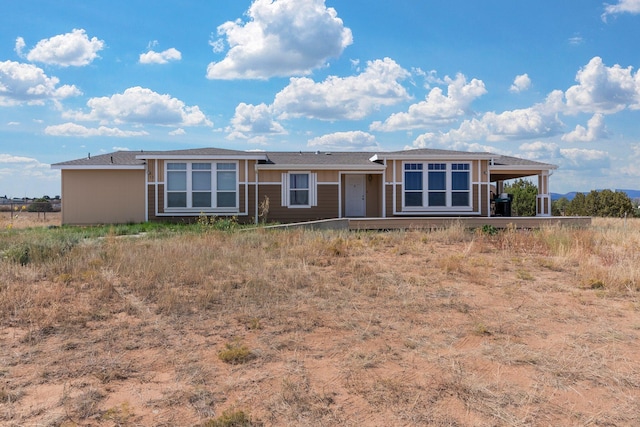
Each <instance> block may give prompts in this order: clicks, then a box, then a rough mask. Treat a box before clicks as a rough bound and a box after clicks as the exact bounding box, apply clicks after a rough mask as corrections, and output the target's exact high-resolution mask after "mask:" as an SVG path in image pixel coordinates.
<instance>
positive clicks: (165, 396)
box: [0, 218, 640, 426]
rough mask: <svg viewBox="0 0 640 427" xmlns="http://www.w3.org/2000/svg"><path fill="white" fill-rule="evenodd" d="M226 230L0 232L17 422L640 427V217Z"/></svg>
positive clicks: (3, 403)
mask: <svg viewBox="0 0 640 427" xmlns="http://www.w3.org/2000/svg"><path fill="white" fill-rule="evenodd" d="M226 221H227V220H224V219H220V218H206V223H205V220H204V218H203V220H202V223H201V224H193V225H165V226H162V227H160V226H156V225H154V226H146V225H145V226H142V225H140V226H136V225H127V226H117V227H96V228H92V227H88V228H79V227H60V228H57V229H40V230H37V229H28V230H16V229H12V230H4V229H3V230H2V231H0V253H1V254H2V255H1V257H0V326H1V327H0V362H1V365H2V366H3V368H2V369H0V379H1V380H2V383H1V384H0V408H1V410H0V424H7V425H9V424H15V425H56V423H59V422H58V421H56V420H53V419H52V418H51V417H49V418H47V417H48V415H47V414H51V413H57V414H59V415H58V417H63V416H64V415H62V414H66V413H67V412H68V417H67V418H64V419H65V420H68V422H69V423H70V422H71V420H74V422H76V423H83V422H84V423H87V422H88V423H94V424H101V423H104V424H105V425H107V424H108V425H112V424H113V425H132V424H134V423H135V424H139V425H179V424H180V425H185V424H188V425H210V426H216V425H217V426H232V425H241V426H254V425H261V423H260V421H258V418H257V417H259V419H262V420H266V421H265V422H269V423H271V424H278V425H301V426H305V425H306V426H310V425H351V426H354V425H390V426H395V425H532V424H535V422H536V420H544V422H545V423H546V424H549V425H569V424H576V425H577V424H580V425H588V424H593V423H601V424H606V423H609V424H610V425H611V424H618V425H638V424H640V415H638V413H637V410H636V409H637V401H638V400H640V392H639V390H640V370H638V368H637V366H638V363H637V362H638V359H637V356H636V354H637V352H636V338H637V334H638V330H639V329H640V327H639V326H638V322H637V321H634V319H636V318H637V314H638V311H639V307H640V302H639V301H640V295H638V290H639V289H640V285H639V279H640V267H639V266H640V252H639V251H637V248H638V247H640V222H638V225H637V226H636V223H635V222H634V221H627V223H626V225H625V227H626V228H621V224H618V225H616V224H615V223H609V222H607V223H600V222H599V221H597V220H594V227H593V228H592V229H587V230H572V229H563V228H553V227H551V228H548V229H542V230H525V231H523V230H515V229H508V230H501V231H498V232H496V233H493V232H492V231H491V230H485V231H478V230H475V231H469V230H465V229H464V228H463V227H462V226H461V225H460V224H457V223H455V222H454V223H452V225H451V227H449V228H443V229H438V230H433V231H429V232H425V231H419V230H410V231H402V232H387V233H373V232H371V233H369V232H362V233H346V232H317V231H303V230H281V231H273V230H264V229H258V230H252V231H247V232H242V233H238V232H234V231H235V227H236V225H235V224H233V221H231V220H229V221H231V222H226ZM130 233H144V234H142V235H140V236H138V238H135V239H134V238H126V237H125V238H121V236H125V235H127V234H130ZM236 337H242V339H241V340H240V339H238V338H236ZM225 343H226V344H225ZM257 349H260V350H257ZM262 349H264V350H262ZM250 361H253V362H251V363H248V362H250ZM283 379H284V380H283ZM66 384H69V387H75V389H74V390H75V392H74V393H69V395H68V396H67V397H65V398H60V397H59V394H60V391H59V390H60V389H62V388H63V386H64V387H66ZM41 390H43V391H41ZM123 391H126V393H127V399H128V401H127V402H125V403H120V402H121V400H118V398H117V396H121V393H123ZM588 395H592V396H596V397H597V399H596V398H593V399H588V403H587V400H586V399H584V396H588ZM50 396H53V398H52V399H49V400H47V398H48V397H50ZM38 399H40V400H38ZM219 407H220V408H238V407H241V408H251V414H252V416H251V417H250V416H249V415H248V412H246V409H245V410H244V411H242V410H230V411H228V412H224V413H222V414H220V412H219ZM27 408H28V409H27ZM132 408H135V411H134V410H133V409H132ZM65 411H66V412H65ZM214 415H218V417H217V418H213V417H214ZM253 417H255V419H253ZM75 420H77V421H75ZM234 423H235V424H234Z"/></svg>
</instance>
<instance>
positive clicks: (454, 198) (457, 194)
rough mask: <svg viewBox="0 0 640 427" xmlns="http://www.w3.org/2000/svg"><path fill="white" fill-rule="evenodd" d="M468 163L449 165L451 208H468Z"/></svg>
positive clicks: (469, 186)
mask: <svg viewBox="0 0 640 427" xmlns="http://www.w3.org/2000/svg"><path fill="white" fill-rule="evenodd" d="M469 169H470V168H469V163H453V164H452V165H451V206H469V205H470V203H469V193H470V191H471V185H470V179H469V178H470V171H469Z"/></svg>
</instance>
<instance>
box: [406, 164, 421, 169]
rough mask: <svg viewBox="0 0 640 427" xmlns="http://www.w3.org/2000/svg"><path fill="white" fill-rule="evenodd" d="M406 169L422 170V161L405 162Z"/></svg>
mask: <svg viewBox="0 0 640 427" xmlns="http://www.w3.org/2000/svg"><path fill="white" fill-rule="evenodd" d="M404 170H406V171H415V170H422V163H405V164H404Z"/></svg>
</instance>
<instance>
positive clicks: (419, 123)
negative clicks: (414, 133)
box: [371, 74, 487, 132]
mask: <svg viewBox="0 0 640 427" xmlns="http://www.w3.org/2000/svg"><path fill="white" fill-rule="evenodd" d="M444 82H445V83H446V84H447V85H448V86H447V95H444V94H443V91H442V89H441V88H439V87H436V88H433V89H432V90H431V91H430V92H429V94H428V95H427V97H426V99H425V100H424V101H422V102H419V103H417V104H413V105H411V106H410V107H409V110H408V112H406V113H404V112H403V113H395V114H392V115H391V116H390V117H389V118H387V119H386V120H385V121H384V123H383V122H374V123H372V124H371V130H376V131H385V132H391V131H396V130H406V129H418V128H424V127H427V126H431V125H434V124H445V123H451V122H452V121H454V120H456V119H458V118H459V117H461V116H464V115H465V114H467V113H468V112H469V106H470V105H471V103H472V102H473V101H474V100H475V99H476V98H478V97H480V96H482V95H484V94H485V93H487V90H486V89H485V87H484V83H483V82H482V80H478V79H473V80H471V82H469V83H467V79H466V77H465V76H464V75H462V74H458V75H457V76H456V78H455V79H451V78H450V77H448V76H447V77H445V79H444Z"/></svg>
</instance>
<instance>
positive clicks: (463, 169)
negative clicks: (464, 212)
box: [403, 163, 471, 210]
mask: <svg viewBox="0 0 640 427" xmlns="http://www.w3.org/2000/svg"><path fill="white" fill-rule="evenodd" d="M425 170H426V173H425V172H424V171H425ZM470 194H471V166H470V164H469V163H405V164H404V192H403V206H404V207H405V208H408V210H420V209H424V208H432V209H435V210H447V209H449V210H455V209H456V208H469V207H471V196H470Z"/></svg>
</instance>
